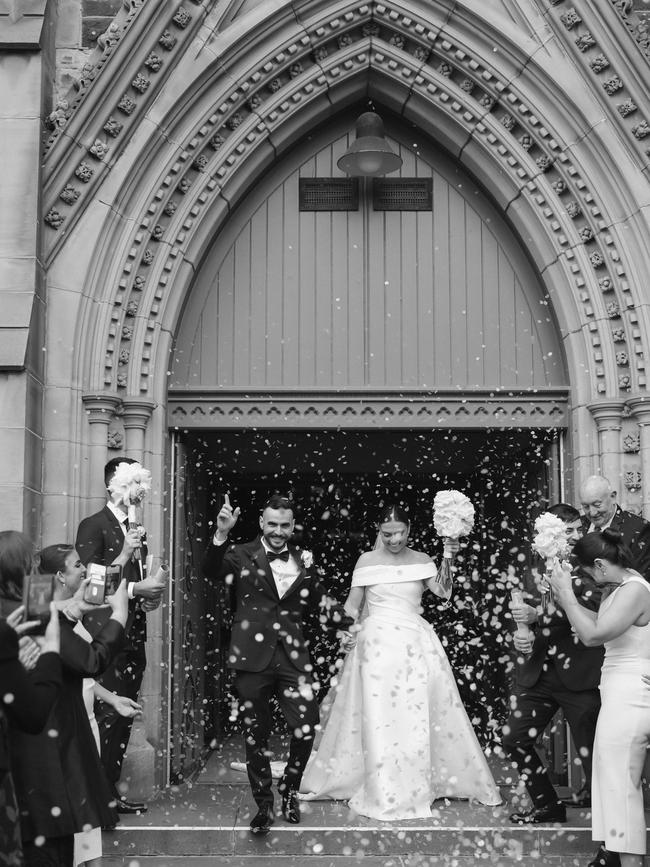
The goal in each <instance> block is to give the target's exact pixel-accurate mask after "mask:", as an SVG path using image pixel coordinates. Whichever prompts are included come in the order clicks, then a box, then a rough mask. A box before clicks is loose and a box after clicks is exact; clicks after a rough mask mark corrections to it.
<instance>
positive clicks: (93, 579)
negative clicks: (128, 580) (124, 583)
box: [84, 563, 122, 605]
mask: <svg viewBox="0 0 650 867" xmlns="http://www.w3.org/2000/svg"><path fill="white" fill-rule="evenodd" d="M86 577H87V578H88V579H89V581H88V584H87V585H86V589H85V591H84V602H88V603H89V604H90V605H104V603H105V602H106V597H107V596H111V595H112V594H113V593H115V591H116V590H117V588H118V587H119V586H120V581H121V580H122V567H121V566H102V565H100V564H99V563H89V564H88V569H87V570H86Z"/></svg>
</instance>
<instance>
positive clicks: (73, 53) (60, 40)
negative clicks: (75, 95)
mask: <svg viewBox="0 0 650 867" xmlns="http://www.w3.org/2000/svg"><path fill="white" fill-rule="evenodd" d="M120 5H121V2H120V0H59V4H58V24H57V31H56V77H55V80H54V94H55V99H54V102H56V101H57V99H58V98H60V97H63V96H65V94H66V93H67V92H68V91H69V90H70V88H71V87H73V86H74V82H75V80H76V79H78V78H79V75H80V73H81V69H82V67H83V65H84V63H85V62H86V60H87V59H88V56H89V54H90V52H91V51H92V49H93V48H94V47H95V46H96V44H97V38H98V37H99V36H101V34H102V33H105V32H106V30H107V29H108V28H109V27H110V24H111V22H112V20H113V18H114V17H115V14H116V13H117V11H118V9H119V8H120Z"/></svg>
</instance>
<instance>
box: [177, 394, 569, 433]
mask: <svg viewBox="0 0 650 867" xmlns="http://www.w3.org/2000/svg"><path fill="white" fill-rule="evenodd" d="M567 407H568V395H567V391H566V390H562V389H535V390H534V391H522V392H517V391H510V390H509V391H504V392H494V391H492V392H487V391H476V392H472V391H470V392H463V393H462V394H459V392H458V391H437V392H435V393H427V392H422V391H417V390H415V389H414V390H413V391H412V392H409V391H405V390H403V389H402V390H400V391H396V392H387V391H385V390H383V389H382V390H373V389H368V390H364V391H335V392H331V391H323V392H317V391H304V392H303V391H292V392H291V393H289V394H288V393H287V392H286V391H285V392H282V391H280V390H277V391H274V390H268V389H267V390H264V391H258V392H253V391H247V392H242V391H234V390H227V389H218V390H215V391H201V392H197V393H195V394H194V393H191V392H186V391H182V392H175V391H173V390H172V391H170V393H169V399H168V404H167V420H168V425H169V427H172V428H179V429H186V428H188V429H190V428H211V427H219V428H229V427H232V428H246V427H261V428H265V427H269V428H275V427H285V426H286V425H291V427H292V428H337V427H342V426H343V427H346V428H373V427H381V428H386V427H392V428H432V427H443V428H447V427H449V428H453V427H464V428H468V427H476V428H486V427H488V428H489V427H497V428H504V427H513V426H516V427H528V428H533V427H534V428H561V427H566V426H567V416H568V412H567Z"/></svg>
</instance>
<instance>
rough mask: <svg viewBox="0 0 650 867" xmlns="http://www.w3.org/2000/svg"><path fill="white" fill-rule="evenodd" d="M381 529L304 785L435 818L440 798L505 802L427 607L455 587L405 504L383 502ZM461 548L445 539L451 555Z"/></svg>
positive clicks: (393, 811)
mask: <svg viewBox="0 0 650 867" xmlns="http://www.w3.org/2000/svg"><path fill="white" fill-rule="evenodd" d="M378 532H379V536H378V542H379V544H378V547H375V549H374V550H372V551H366V552H365V553H364V554H362V555H361V556H360V557H359V559H358V561H357V564H356V566H355V568H354V572H353V574H352V586H351V589H350V594H349V596H348V599H347V601H346V603H345V610H346V612H347V613H348V614H349V615H350V616H352V617H354V618H355V620H356V621H357V625H358V631H357V633H356V636H357V637H356V642H350V641H349V639H346V646H348V647H351V649H350V652H349V655H348V656H347V658H346V660H345V663H344V665H343V669H342V671H341V675H340V682H339V683H338V684H337V685H336V686H335V687H334V689H333V690H331V691H330V693H332V692H333V694H334V698H333V701H332V702H331V709H330V712H329V717H328V720H327V723H326V725H325V728H324V732H323V735H322V738H321V741H320V744H319V746H318V750H317V752H316V753H314V755H312V757H311V759H310V761H309V764H308V765H307V769H306V771H305V775H304V777H303V781H302V791H303V792H305V793H306V794H307V796H308V797H309V798H311V799H314V800H321V799H326V798H334V799H337V800H338V799H345V800H347V801H348V803H349V807H350V808H351V809H352V810H354V811H355V812H356V813H360V814H362V815H364V816H369V817H370V818H373V819H380V820H385V821H390V820H398V819H416V818H427V819H430V818H431V817H432V815H433V813H432V808H431V805H432V803H433V801H435V800H436V799H438V798H445V797H450V798H471V799H473V800H477V801H480V802H481V803H483V804H488V805H497V804H500V803H501V795H500V794H499V790H498V788H497V786H496V784H495V782H494V779H493V777H492V774H491V772H490V769H489V767H488V764H487V761H486V759H485V756H484V754H483V751H482V750H481V747H480V745H479V743H478V740H477V738H476V735H475V733H474V729H473V728H472V724H471V722H470V720H469V718H468V716H467V713H466V711H465V708H464V707H463V704H462V701H461V699H460V695H459V693H458V688H457V686H456V680H455V677H454V674H453V672H452V670H451V667H450V665H449V662H448V660H447V656H446V655H445V651H444V649H443V647H442V644H441V643H440V641H439V639H438V637H437V636H436V634H435V631H434V629H433V627H432V626H431V625H430V624H429V623H427V622H426V620H424V619H423V618H422V616H421V613H420V612H421V607H420V602H421V599H422V595H423V593H424V592H425V591H426V590H430V591H432V592H433V593H434V594H436V595H437V596H440V597H442V598H449V595H450V593H451V588H450V587H443V585H442V584H441V583H439V582H438V580H437V578H438V571H437V569H436V566H435V564H434V563H433V561H432V560H431V558H430V557H429V556H428V554H425V553H423V552H421V551H415V550H413V549H412V548H410V547H409V545H408V541H409V532H410V522H409V518H408V515H407V513H406V511H405V510H404V509H403V508H401V507H400V506H398V505H394V506H387V507H386V508H384V509H382V511H381V513H380V516H379V522H378ZM457 548H458V544H457V541H452V540H445V556H446V557H451V554H452V553H453V551H454V550H457ZM351 645H353V646H351ZM328 698H329V697H328Z"/></svg>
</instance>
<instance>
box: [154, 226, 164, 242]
mask: <svg viewBox="0 0 650 867" xmlns="http://www.w3.org/2000/svg"><path fill="white" fill-rule="evenodd" d="M164 234H165V230H164V229H163V227H162V226H154V227H153V229H152V230H151V237H152V238H153V239H154V241H161V240H162V236H163V235H164Z"/></svg>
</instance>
